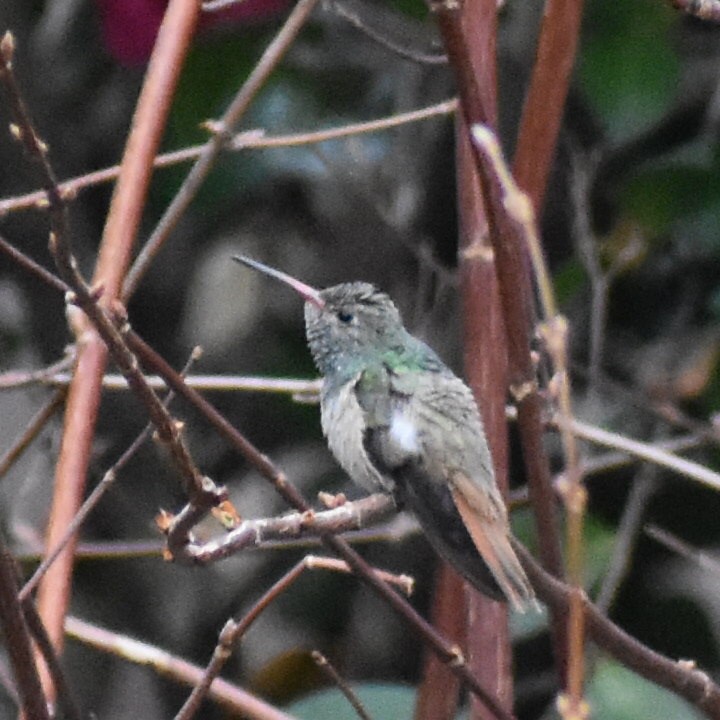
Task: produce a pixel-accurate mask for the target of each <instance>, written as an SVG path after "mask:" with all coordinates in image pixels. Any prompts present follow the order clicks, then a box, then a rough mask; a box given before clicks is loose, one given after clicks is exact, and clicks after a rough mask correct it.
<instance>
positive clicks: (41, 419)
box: [0, 388, 65, 479]
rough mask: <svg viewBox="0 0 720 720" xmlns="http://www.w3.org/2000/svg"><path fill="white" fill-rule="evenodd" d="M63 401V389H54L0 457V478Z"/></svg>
mask: <svg viewBox="0 0 720 720" xmlns="http://www.w3.org/2000/svg"><path fill="white" fill-rule="evenodd" d="M64 402H65V390H63V389H62V388H61V389H60V390H56V391H55V392H54V393H53V394H52V395H51V397H50V399H49V400H47V402H46V403H45V404H44V405H43V406H42V407H41V408H40V410H38V411H37V412H36V413H35V415H34V416H33V417H32V418H31V419H30V422H29V423H28V424H27V427H26V428H25V430H23V432H22V434H21V435H20V437H19V438H18V439H17V440H16V441H15V442H14V443H13V444H12V445H11V446H10V447H9V448H8V450H7V452H6V453H5V454H4V455H3V456H2V457H0V479H2V477H3V475H5V474H6V473H7V471H8V470H9V469H10V468H11V467H12V466H13V464H14V463H15V462H16V461H17V459H18V458H19V457H20V456H21V455H22V454H23V452H24V451H25V450H26V449H27V448H28V446H29V445H30V443H32V441H33V440H34V439H35V438H36V437H37V436H38V435H39V434H40V431H41V430H42V429H43V428H44V427H45V425H46V424H47V422H48V420H50V418H52V416H53V415H54V414H55V413H56V412H57V411H58V410H59V409H60V408H61V407H62V405H63V403H64Z"/></svg>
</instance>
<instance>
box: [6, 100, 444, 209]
mask: <svg viewBox="0 0 720 720" xmlns="http://www.w3.org/2000/svg"><path fill="white" fill-rule="evenodd" d="M456 108H457V101H456V100H454V99H451V100H444V101H442V102H439V103H436V104H434V105H428V106H427V107H424V108H419V109H417V110H410V111H408V112H404V113H397V114H396V115H390V116H388V117H384V118H378V119H377V120H367V121H365V122H359V123H349V124H347V125H341V126H338V127H331V128H326V129H323V130H313V131H308V132H301V133H291V134H284V135H267V134H266V133H265V132H264V131H263V130H245V131H243V132H240V133H237V134H236V135H233V136H232V137H231V138H230V139H229V140H228V142H227V143H226V144H225V145H224V146H223V150H224V151H232V152H239V151H243V150H261V149H267V148H285V147H296V146H300V145H311V144H315V143H322V142H327V141H329V140H339V139H341V138H345V137H353V136H355V135H360V134H364V133H375V132H382V131H384V130H391V129H393V128H396V127H400V126H402V125H407V124H409V123H414V122H420V121H421V120H428V119H430V118H433V117H438V116H443V115H451V114H452V113H454V112H455V110H456ZM210 124H211V125H214V124H215V123H214V122H213V123H210ZM205 147H206V146H205V145H204V144H203V145H194V146H192V147H189V148H184V149H182V150H176V151H174V152H168V153H164V154H162V155H157V156H156V157H155V160H154V162H153V166H154V167H156V168H165V167H171V166H173V165H179V164H180V163H184V162H190V161H191V160H196V159H197V158H199V157H200V156H201V155H202V153H203V150H204V149H205ZM119 172H120V166H119V165H114V166H113V167H109V168H105V169H103V170H97V171H95V172H91V173H87V174H85V175H80V176H78V177H75V178H71V179H70V180H65V181H64V182H62V183H60V184H59V186H58V187H59V190H60V193H61V195H62V197H63V198H64V199H66V200H70V199H73V198H75V197H76V196H77V194H78V193H79V192H80V191H81V190H85V189H86V188H89V187H93V186H96V185H101V184H103V183H107V182H112V181H113V180H115V179H116V178H117V176H118V173H119ZM45 202H46V198H45V193H44V191H38V192H31V193H26V194H25V195H18V196H16V197H10V198H5V199H2V200H0V217H2V216H3V215H5V214H7V213H9V212H14V211H18V210H28V209H32V208H41V207H43V206H44V203H45Z"/></svg>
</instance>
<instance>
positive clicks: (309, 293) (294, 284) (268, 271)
mask: <svg viewBox="0 0 720 720" xmlns="http://www.w3.org/2000/svg"><path fill="white" fill-rule="evenodd" d="M233 260H235V262H239V263H240V264H242V265H247V267H249V268H252V269H253V270H257V271H258V272H261V273H264V274H265V275H269V276H270V277H272V278H275V279H276V280H279V281H280V282H282V283H285V284H286V285H289V286H290V287H291V288H292V289H293V290H294V291H295V292H296V293H298V295H300V297H302V298H303V300H305V302H309V303H312V304H313V305H315V306H317V307H319V308H320V309H322V308H324V307H325V301H324V300H323V299H322V298H321V297H320V291H319V290H316V289H315V288H314V287H312V285H307V284H305V283H304V282H301V281H300V280H298V279H297V278H294V277H293V276H292V275H288V274H287V273H284V272H282V271H281V270H276V269H275V268H272V267H270V266H269V265H265V264H264V263H261V262H258V261H257V260H253V259H252V258H249V257H247V256H245V255H233Z"/></svg>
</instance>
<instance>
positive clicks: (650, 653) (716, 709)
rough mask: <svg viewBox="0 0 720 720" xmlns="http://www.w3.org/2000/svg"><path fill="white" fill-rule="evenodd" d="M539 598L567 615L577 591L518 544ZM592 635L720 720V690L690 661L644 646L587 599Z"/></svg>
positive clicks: (624, 660)
mask: <svg viewBox="0 0 720 720" xmlns="http://www.w3.org/2000/svg"><path fill="white" fill-rule="evenodd" d="M515 550H516V551H517V553H518V555H519V557H520V559H521V560H522V563H523V566H524V567H525V570H526V571H527V574H528V576H529V578H530V580H532V583H533V585H534V586H535V588H536V590H537V592H538V595H539V596H540V597H541V598H542V599H543V601H544V602H546V603H547V604H548V605H549V606H550V607H551V608H552V610H553V611H554V612H555V613H558V614H567V612H568V609H569V603H570V596H571V595H572V593H573V592H575V589H574V588H572V587H570V586H568V585H565V584H564V583H561V582H560V581H558V580H556V579H555V578H553V577H552V576H550V575H549V574H548V573H546V572H545V571H544V570H543V569H542V568H541V567H540V565H538V563H537V562H536V561H535V559H534V558H533V557H532V555H530V553H529V552H528V551H527V550H526V549H525V548H524V547H523V546H522V545H520V543H517V542H516V543H515ZM583 608H584V611H585V621H586V625H587V632H588V635H590V637H591V638H592V639H593V640H594V642H595V643H596V644H597V645H598V646H599V647H601V648H602V649H603V650H605V651H607V652H608V653H609V654H610V655H612V656H613V657H615V658H617V659H618V660H620V662H622V663H623V664H624V665H625V666H627V667H629V668H630V669H631V670H634V671H635V672H636V673H638V674H639V675H642V676H643V677H645V678H647V679H648V680H652V681H653V682H655V683H658V684H659V685H662V686H663V687H666V688H668V689H669V690H672V691H673V692H674V693H676V694H677V695H679V696H681V697H684V698H685V699H686V700H688V701H689V702H691V703H692V704H693V705H696V706H697V707H699V708H700V709H701V710H702V711H703V712H704V713H705V714H706V715H707V716H708V717H710V718H714V719H715V720H717V719H718V718H720V687H719V686H718V685H716V684H715V683H713V682H712V680H711V679H710V677H709V676H708V675H707V674H706V673H704V672H703V671H702V670H699V669H697V668H696V667H695V665H694V663H692V662H690V661H685V662H683V661H675V660H671V659H670V658H667V657H665V656H663V655H661V654H660V653H657V652H655V651H654V650H651V649H650V648H649V647H647V646H646V645H643V644H642V643H641V642H639V641H638V640H637V639H635V638H634V637H633V636H632V635H629V634H628V633H626V632H625V631H624V630H623V629H622V628H620V627H618V626H617V625H615V624H614V623H613V622H612V621H611V620H610V619H608V618H607V617H606V616H605V615H603V614H602V613H601V612H600V610H598V608H597V607H596V606H595V605H593V604H592V603H591V602H589V600H588V599H587V598H584V599H583Z"/></svg>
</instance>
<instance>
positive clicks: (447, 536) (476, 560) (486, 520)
mask: <svg viewBox="0 0 720 720" xmlns="http://www.w3.org/2000/svg"><path fill="white" fill-rule="evenodd" d="M393 477H394V478H395V480H396V490H395V496H396V501H397V502H398V505H400V506H403V505H406V506H407V507H408V509H410V510H412V511H413V513H414V514H415V516H416V517H417V519H418V521H419V523H420V525H421V526H422V528H423V530H424V531H425V535H426V537H427V538H428V540H429V541H430V543H431V544H432V545H433V547H434V548H435V549H436V550H437V552H438V554H439V555H440V556H441V557H443V558H444V559H445V560H446V561H447V562H449V563H450V564H451V565H452V566H453V567H454V568H455V569H456V570H457V571H458V572H459V573H460V574H461V575H462V576H463V577H465V578H466V579H467V580H468V581H469V582H470V583H471V584H472V585H474V586H475V587H476V588H477V589H478V590H480V592H482V593H484V594H485V595H487V596H488V597H491V598H493V599H494V600H508V601H509V602H511V603H512V605H513V607H514V608H515V609H516V610H519V611H520V612H523V611H524V610H525V609H526V608H527V607H528V606H529V605H536V601H535V593H534V591H533V589H532V586H531V585H530V581H529V580H528V579H527V576H526V575H525V571H524V570H523V569H522V566H521V565H520V561H519V560H518V559H517V556H516V555H515V551H514V550H513V548H512V546H511V544H510V536H509V528H508V522H507V513H506V511H505V506H504V504H503V502H502V498H501V497H500V495H499V493H498V491H497V490H496V489H494V491H493V490H491V491H490V493H486V492H484V490H477V485H476V484H475V483H474V482H473V481H471V480H469V479H468V478H466V477H465V476H458V473H455V477H453V478H451V479H450V481H449V482H447V483H439V482H436V481H434V480H432V479H430V478H429V477H428V475H427V474H426V473H425V472H424V471H422V470H421V469H419V468H417V467H414V466H413V465H411V464H409V465H407V466H404V467H403V468H401V469H400V470H398V471H396V472H395V473H394V474H393Z"/></svg>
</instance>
